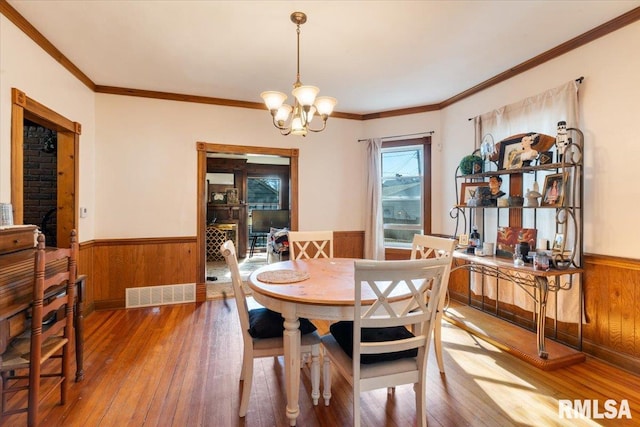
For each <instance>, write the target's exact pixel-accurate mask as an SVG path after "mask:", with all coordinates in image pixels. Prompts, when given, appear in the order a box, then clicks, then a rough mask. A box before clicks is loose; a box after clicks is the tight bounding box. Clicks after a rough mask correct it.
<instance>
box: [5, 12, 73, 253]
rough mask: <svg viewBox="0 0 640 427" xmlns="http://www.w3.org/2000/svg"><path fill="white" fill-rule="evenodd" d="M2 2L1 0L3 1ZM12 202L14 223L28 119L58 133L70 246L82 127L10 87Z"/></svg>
mask: <svg viewBox="0 0 640 427" xmlns="http://www.w3.org/2000/svg"><path fill="white" fill-rule="evenodd" d="M0 1H1V0H0ZM11 101H12V103H11V203H12V204H13V209H14V222H15V223H16V224H22V223H23V221H24V182H23V181H24V147H23V146H24V120H25V119H28V120H31V121H34V122H36V123H38V124H39V125H41V126H43V127H46V128H48V129H52V130H55V131H56V132H57V133H58V155H57V159H58V164H57V172H58V173H57V177H58V181H57V188H58V190H57V192H58V200H57V201H56V205H57V207H58V213H57V217H58V221H57V228H56V233H57V238H58V245H60V246H65V247H66V246H68V245H69V244H70V243H69V236H70V233H71V230H72V229H76V230H77V229H78V213H77V207H78V203H79V200H78V197H79V173H80V169H79V168H80V165H79V157H78V153H79V149H80V131H81V129H82V126H81V125H80V123H78V122H73V121H71V120H69V119H67V118H66V117H64V116H62V115H61V114H58V113H57V112H55V111H53V110H51V109H50V108H48V107H46V106H45V105H42V104H40V103H39V102H37V101H35V100H33V99H31V98H29V97H28V96H27V95H26V94H25V92H23V91H21V90H19V89H17V88H12V89H11Z"/></svg>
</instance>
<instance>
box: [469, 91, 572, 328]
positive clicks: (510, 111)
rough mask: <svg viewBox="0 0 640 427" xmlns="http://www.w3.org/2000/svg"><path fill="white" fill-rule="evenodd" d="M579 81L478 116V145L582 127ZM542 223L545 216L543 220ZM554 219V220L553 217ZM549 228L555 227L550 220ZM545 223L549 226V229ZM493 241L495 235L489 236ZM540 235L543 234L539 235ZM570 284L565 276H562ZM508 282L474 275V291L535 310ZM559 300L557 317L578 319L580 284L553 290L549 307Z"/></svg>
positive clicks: (523, 294) (476, 134)
mask: <svg viewBox="0 0 640 427" xmlns="http://www.w3.org/2000/svg"><path fill="white" fill-rule="evenodd" d="M579 86H580V83H579V81H578V80H571V81H570V82H567V83H565V84H563V85H561V86H558V87H556V88H553V89H549V90H547V91H545V92H543V93H540V94H538V95H535V96H531V97H529V98H526V99H523V100H521V101H519V102H515V103H513V104H509V105H505V106H503V107H500V108H498V109H495V110H493V111H489V112H487V113H484V114H482V115H479V116H477V117H474V119H473V120H474V128H475V147H476V148H478V147H480V144H481V142H482V140H483V138H484V137H485V136H486V135H487V134H490V135H491V136H493V140H494V142H496V143H497V142H498V141H501V140H503V139H505V138H507V137H509V136H511V135H515V134H519V133H525V132H538V133H543V134H546V135H552V136H555V135H556V134H557V124H558V122H559V121H561V120H564V121H566V122H567V128H572V127H575V128H579V127H580V126H579V123H578V120H579V109H578V108H579V106H578V88H579ZM538 221H539V224H538V225H540V222H541V221H542V223H543V224H544V219H539V220H538ZM550 221H554V219H553V218H552V219H550ZM548 227H553V225H552V224H551V223H549V225H548ZM548 227H547V226H544V228H545V229H547V228H548ZM485 237H487V238H488V241H491V237H492V236H485ZM538 237H540V236H538ZM558 280H561V281H563V282H565V283H566V281H567V280H568V279H567V278H566V277H565V276H562V277H558ZM503 283H505V281H503V280H500V284H498V281H497V280H496V279H495V278H489V279H488V280H485V286H484V289H482V288H483V286H482V278H481V277H480V276H478V275H475V274H474V275H473V277H472V281H471V290H472V291H473V292H474V293H476V294H481V293H482V292H484V295H485V296H487V297H489V298H491V299H496V296H497V298H498V299H499V300H500V301H503V302H507V303H510V304H515V305H517V306H519V307H521V308H523V309H525V310H529V311H532V310H533V309H534V307H535V306H534V302H533V301H532V299H531V297H530V296H529V295H528V294H526V292H525V291H524V290H523V289H521V288H520V287H519V286H505V285H504V284H503ZM556 297H557V299H558V305H557V307H558V312H557V319H558V320H560V321H566V322H578V321H579V317H578V315H577V313H579V306H578V304H580V303H581V302H580V297H579V292H578V286H577V283H576V284H575V286H573V287H572V288H571V290H569V291H561V292H558V293H557V294H556V293H554V292H550V293H549V300H548V307H554V306H555V299H556ZM547 315H548V316H549V317H552V318H556V313H555V312H554V310H552V309H550V310H548V312H547Z"/></svg>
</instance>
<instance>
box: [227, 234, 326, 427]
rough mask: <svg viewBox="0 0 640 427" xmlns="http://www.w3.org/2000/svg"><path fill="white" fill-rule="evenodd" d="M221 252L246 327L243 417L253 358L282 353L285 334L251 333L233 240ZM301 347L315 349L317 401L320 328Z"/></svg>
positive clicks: (306, 350) (315, 400)
mask: <svg viewBox="0 0 640 427" xmlns="http://www.w3.org/2000/svg"><path fill="white" fill-rule="evenodd" d="M220 252H221V253H222V255H223V256H224V258H225V260H226V261H227V266H228V267H229V272H230V273H231V282H232V283H233V293H234V296H235V299H236V305H237V307H238V316H239V317H240V329H241V330H242V340H243V343H244V350H243V352H242V353H243V356H242V371H241V373H240V380H241V381H243V387H242V397H241V400H240V410H239V415H240V417H244V416H245V415H247V408H248V406H249V396H250V395H251V384H252V382H253V360H254V359H258V358H262V357H273V356H282V355H283V354H284V351H285V350H284V342H283V338H282V337H281V336H280V337H274V338H254V337H252V336H251V335H250V334H249V330H250V320H249V318H250V313H249V309H248V306H247V298H246V295H245V292H244V288H243V283H242V278H241V276H240V270H239V268H238V259H237V257H236V250H235V247H234V246H233V242H231V241H227V242H225V243H224V244H223V245H222V246H221V247H220ZM300 351H301V352H302V353H311V383H312V384H311V390H312V391H311V397H312V398H313V403H314V405H317V404H318V399H319V398H320V391H319V390H320V336H319V335H318V333H317V332H315V331H314V332H312V333H309V334H304V335H302V337H301V339H300Z"/></svg>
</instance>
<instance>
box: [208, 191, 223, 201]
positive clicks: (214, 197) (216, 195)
mask: <svg viewBox="0 0 640 427" xmlns="http://www.w3.org/2000/svg"><path fill="white" fill-rule="evenodd" d="M211 203H217V204H226V203H227V194H226V193H222V192H219V191H214V192H212V193H211Z"/></svg>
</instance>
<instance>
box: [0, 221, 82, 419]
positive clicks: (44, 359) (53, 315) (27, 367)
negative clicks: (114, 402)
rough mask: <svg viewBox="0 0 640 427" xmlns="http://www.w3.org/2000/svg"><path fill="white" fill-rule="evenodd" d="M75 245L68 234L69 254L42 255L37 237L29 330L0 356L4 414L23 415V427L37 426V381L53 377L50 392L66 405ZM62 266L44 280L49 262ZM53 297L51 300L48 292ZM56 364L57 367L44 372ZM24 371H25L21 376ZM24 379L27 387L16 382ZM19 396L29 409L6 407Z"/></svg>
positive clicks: (59, 251) (52, 252)
mask: <svg viewBox="0 0 640 427" xmlns="http://www.w3.org/2000/svg"><path fill="white" fill-rule="evenodd" d="M77 257H78V242H77V238H76V233H75V230H73V231H72V232H71V247H70V248H69V249H55V250H49V251H46V250H45V237H44V235H43V234H39V235H38V245H37V247H36V254H35V261H34V277H35V278H34V281H33V296H32V298H33V304H32V309H31V320H30V322H31V326H30V328H29V329H30V330H28V331H26V332H25V333H24V334H22V335H21V336H19V337H17V338H15V339H14V340H13V341H12V342H11V343H10V345H9V347H8V349H7V351H5V352H4V353H2V355H0V374H1V375H2V415H3V416H5V415H10V414H17V413H22V412H27V424H28V425H29V426H37V425H38V424H39V418H38V406H39V404H40V399H41V397H42V396H41V393H40V388H41V378H42V377H44V378H55V381H54V382H53V384H51V383H50V382H49V386H50V387H51V388H52V389H50V390H49V391H47V392H46V393H44V394H43V395H45V396H46V395H47V394H48V393H50V392H51V391H53V390H55V389H56V388H57V387H58V386H59V387H60V404H62V405H64V404H65V403H66V401H67V393H68V389H69V378H70V371H71V369H70V364H71V348H70V347H71V343H72V341H73V323H74V322H73V305H74V292H75V283H76V275H77ZM58 261H59V262H62V264H63V265H65V268H64V270H63V271H61V272H58V273H56V274H54V275H50V276H48V277H46V274H45V273H46V271H45V270H46V267H47V264H48V263H51V262H58ZM50 292H54V295H53V296H51V297H46V296H45V295H46V294H47V293H50ZM54 360H58V361H59V362H60V366H59V368H47V369H46V370H45V369H43V366H49V365H50V364H51V363H50V362H52V361H54ZM25 371H26V372H27V373H26V374H25ZM25 379H28V383H27V385H24V384H23V383H22V382H21V381H20V380H25ZM20 391H27V392H28V405H27V407H22V408H8V405H7V396H8V395H13V394H15V393H18V392H20Z"/></svg>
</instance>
